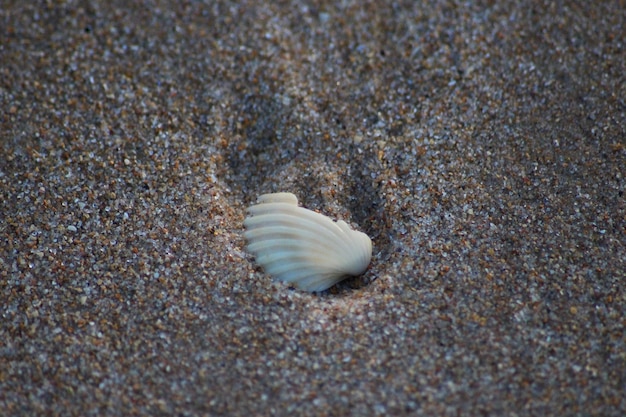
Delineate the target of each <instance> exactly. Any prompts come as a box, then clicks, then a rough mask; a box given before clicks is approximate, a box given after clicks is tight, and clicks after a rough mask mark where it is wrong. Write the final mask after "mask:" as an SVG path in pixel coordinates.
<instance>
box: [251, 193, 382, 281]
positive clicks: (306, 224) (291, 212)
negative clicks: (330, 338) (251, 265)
mask: <svg viewBox="0 0 626 417" xmlns="http://www.w3.org/2000/svg"><path fill="white" fill-rule="evenodd" d="M257 203H258V204H256V205H253V206H251V207H249V208H248V217H247V218H246V220H245V221H244V225H245V226H246V229H247V230H246V231H245V233H244V236H245V238H246V240H247V241H248V250H249V251H250V252H251V253H252V254H253V255H254V256H255V257H256V261H257V263H258V264H259V265H261V266H262V267H263V268H264V269H265V271H266V272H268V273H269V274H270V275H272V276H273V277H274V278H276V279H278V280H280V281H284V282H288V283H290V284H293V285H294V286H296V287H298V288H300V289H301V290H304V291H312V292H313V291H324V290H325V289H327V288H330V287H332V286H333V285H335V284H336V283H338V282H339V281H341V280H343V279H344V278H346V277H348V276H356V275H361V274H362V273H363V272H365V270H366V269H367V266H368V265H369V263H370V259H371V258H372V241H371V240H370V238H369V237H368V236H367V235H366V234H365V233H361V232H358V231H356V230H352V229H351V228H350V226H348V224H347V223H346V222H344V221H343V220H339V221H338V222H334V221H332V220H331V219H330V218H328V217H326V216H324V215H322V214H319V213H316V212H314V211H311V210H307V209H305V208H303V207H299V206H298V199H297V198H296V196H295V195H293V194H291V193H274V194H264V195H262V196H260V197H259V198H258V200H257Z"/></svg>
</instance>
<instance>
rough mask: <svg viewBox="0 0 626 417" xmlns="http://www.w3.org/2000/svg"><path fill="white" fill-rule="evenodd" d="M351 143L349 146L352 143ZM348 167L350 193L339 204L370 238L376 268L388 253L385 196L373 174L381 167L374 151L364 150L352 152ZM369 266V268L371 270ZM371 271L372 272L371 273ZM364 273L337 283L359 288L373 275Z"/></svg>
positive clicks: (387, 218)
mask: <svg viewBox="0 0 626 417" xmlns="http://www.w3.org/2000/svg"><path fill="white" fill-rule="evenodd" d="M351 146H352V145H351ZM352 155H353V157H352V158H351V166H350V169H349V171H348V176H349V178H346V179H345V183H346V184H349V187H348V189H349V190H350V192H349V193H346V196H345V197H344V201H342V204H343V205H344V206H345V207H347V208H348V209H349V210H350V213H351V215H352V219H353V220H354V222H355V223H357V224H358V225H359V226H360V230H361V231H363V232H365V233H366V234H367V235H368V236H369V237H370V238H371V239H372V264H373V265H374V269H377V266H376V265H378V264H381V263H384V261H386V260H388V259H389V257H390V256H391V246H392V245H391V236H392V234H393V231H392V230H391V229H392V227H391V221H390V219H389V215H388V213H387V210H386V205H385V199H384V196H383V195H382V190H381V186H380V184H376V183H375V181H374V180H373V178H372V173H374V172H376V171H378V172H382V171H383V167H382V165H381V163H380V161H379V160H378V158H376V156H375V154H374V152H372V151H371V150H369V149H367V150H364V151H363V152H362V153H359V152H356V149H354V152H352ZM372 269H373V268H372V266H370V268H369V269H368V271H372ZM370 273H371V272H370ZM370 273H366V274H365V275H363V276H359V277H353V278H349V279H347V280H345V281H343V282H342V283H340V284H338V285H337V287H338V289H339V290H341V289H342V288H351V289H359V288H362V287H365V286H367V285H369V283H370V282H372V281H373V280H374V279H375V278H374V277H368V275H369V274H370Z"/></svg>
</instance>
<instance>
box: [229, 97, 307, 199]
mask: <svg viewBox="0 0 626 417" xmlns="http://www.w3.org/2000/svg"><path fill="white" fill-rule="evenodd" d="M286 112H287V111H286V110H285V108H284V106H283V105H282V103H280V102H279V101H277V100H276V99H274V98H273V97H268V96H266V95H258V94H250V95H248V96H246V97H245V98H244V99H243V105H242V107H241V111H240V113H239V116H238V118H237V123H236V126H235V128H234V130H235V132H234V133H235V134H234V135H233V137H234V138H235V139H234V140H232V142H231V143H229V144H228V147H227V151H226V155H225V156H226V162H227V164H228V166H229V170H230V172H229V175H228V182H229V183H230V185H231V186H232V188H233V190H234V191H240V192H241V193H242V199H243V200H244V201H246V202H250V201H253V200H254V199H255V198H256V197H257V195H258V194H259V192H260V190H261V189H262V186H263V185H264V183H265V180H266V178H268V177H270V176H271V175H272V173H273V172H274V171H276V170H277V169H281V167H282V166H284V165H285V164H286V163H287V162H288V161H289V160H290V159H292V158H293V157H294V155H291V154H292V153H293V152H292V150H293V149H295V147H294V146H286V144H285V140H284V139H281V137H282V135H281V132H280V127H279V126H281V125H282V123H283V122H284V119H285V118H286V117H288V114H286Z"/></svg>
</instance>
